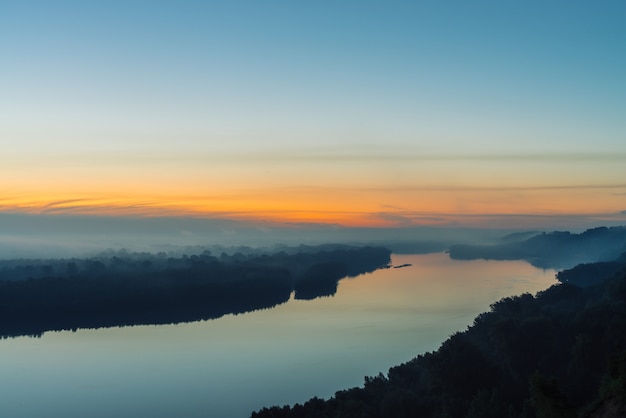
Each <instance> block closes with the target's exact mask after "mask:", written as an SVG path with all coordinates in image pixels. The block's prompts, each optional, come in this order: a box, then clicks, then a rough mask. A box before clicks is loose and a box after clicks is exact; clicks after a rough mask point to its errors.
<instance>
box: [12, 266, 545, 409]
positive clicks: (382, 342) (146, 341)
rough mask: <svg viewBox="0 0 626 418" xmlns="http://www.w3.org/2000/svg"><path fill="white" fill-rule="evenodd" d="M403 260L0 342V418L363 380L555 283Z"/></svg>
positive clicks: (243, 396) (502, 271) (539, 274)
mask: <svg viewBox="0 0 626 418" xmlns="http://www.w3.org/2000/svg"><path fill="white" fill-rule="evenodd" d="M393 263H394V264H395V265H400V264H408V263H410V264H412V266H410V267H406V268H401V269H387V270H378V271H376V272H374V273H370V274H365V275H362V276H359V277H357V278H353V279H344V280H342V281H340V282H339V287H338V291H337V294H336V295H335V296H334V297H327V298H321V299H316V300H313V301H306V300H294V299H291V300H290V301H289V302H288V303H286V304H284V305H280V306H278V307H276V308H274V309H271V310H262V311H257V312H253V313H250V314H245V315H228V316H225V317H222V318H220V319H218V320H213V321H205V322H196V323H188V324H179V325H169V326H138V327H127V328H111V329H99V330H79V331H77V332H74V333H73V332H50V333H46V334H44V335H43V337H42V338H40V339H32V338H25V337H21V338H16V339H11V340H4V341H0V367H1V370H2V371H3V373H2V379H0V390H1V391H2V393H3V394H4V401H3V402H2V404H0V416H11V417H32V416H64V417H84V416H91V417H109V416H118V417H131V416H133V417H134V416H152V417H171V416H186V417H204V416H220V417H245V416H248V415H249V414H250V412H251V411H252V410H255V409H259V408H260V407H262V406H267V405H275V404H285V403H294V402H302V401H304V400H306V399H309V398H310V397H312V396H323V397H327V396H330V395H332V394H333V393H334V392H335V391H336V390H339V389H342V388H347V387H350V386H356V385H360V384H361V383H362V381H363V376H365V375H373V374H377V373H378V372H379V371H383V372H384V371H386V370H387V369H388V368H389V367H390V366H392V365H395V364H398V363H400V362H403V361H406V360H408V359H410V358H411V357H413V356H415V355H416V354H418V353H420V352H424V351H427V350H433V349H436V348H437V347H438V346H439V344H440V343H441V342H442V341H443V340H444V339H445V338H447V336H449V335H450V334H452V333H453V332H455V331H457V330H462V329H464V328H465V327H466V326H467V325H468V324H470V323H471V322H472V319H473V318H474V316H475V315H476V314H478V313H480V312H482V311H485V310H487V309H488V308H489V304H490V303H492V302H494V301H496V300H497V299H500V298H501V297H504V296H509V295H513V294H519V293H523V292H531V293H534V292H536V291H538V290H542V289H545V288H546V287H548V286H550V285H551V284H553V283H555V280H554V271H552V270H545V271H543V270H538V269H535V268H533V267H532V266H530V265H528V264H526V263H524V262H511V261H503V262H494V261H452V260H449V259H448V258H447V256H446V255H445V254H432V255H402V256H395V255H394V257H393Z"/></svg>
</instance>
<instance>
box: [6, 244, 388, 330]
mask: <svg viewBox="0 0 626 418" xmlns="http://www.w3.org/2000/svg"><path fill="white" fill-rule="evenodd" d="M321 248H323V250H319V251H315V248H309V252H295V253H291V254H288V253H286V252H280V253H277V254H265V255H253V254H249V255H244V254H241V253H237V254H233V255H226V254H222V255H221V256H220V257H215V256H213V255H211V253H210V252H208V251H207V252H204V253H202V254H199V255H193V256H182V257H167V256H166V255H165V254H156V255H154V254H147V253H141V254H130V253H126V252H123V251H122V252H118V253H114V254H109V255H102V256H98V257H94V258H91V259H71V260H68V259H66V260H5V261H0V337H8V336H18V335H40V334H41V333H42V332H45V331H49V330H62V329H76V328H98V327H106V326H120V325H140V324H163V323H176V322H184V321H195V320H201V319H210V318H218V317H220V316H222V315H225V314H228V313H242V312H248V311H252V310H255V309H262V308H269V307H272V306H275V305H277V304H280V303H284V302H286V301H287V300H289V297H290V295H291V294H292V292H294V297H296V298H300V299H312V298H315V297H320V296H329V295H333V294H334V293H335V292H336V290H337V282H338V281H339V280H340V279H341V278H343V277H346V276H355V275H357V274H361V273H365V272H370V271H373V270H376V269H378V268H381V267H385V266H387V265H388V264H389V262H390V251H389V250H387V249H385V248H376V247H361V248H359V247H347V246H346V247H337V246H335V247H333V248H332V249H328V248H327V247H321Z"/></svg>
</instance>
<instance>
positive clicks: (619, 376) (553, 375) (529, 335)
mask: <svg viewBox="0 0 626 418" xmlns="http://www.w3.org/2000/svg"><path fill="white" fill-rule="evenodd" d="M585 272H586V273H588V274H591V275H596V274H603V276H601V277H594V278H593V280H591V279H590V280H585V281H584V283H585V285H586V287H579V286H576V285H573V284H570V283H564V284H560V285H555V286H552V287H551V288H549V289H547V290H546V291H544V292H540V293H538V294H537V295H536V296H535V297H533V296H531V295H529V294H524V295H521V296H516V297H509V298H505V299H502V300H500V301H499V302H497V303H495V304H493V305H492V309H491V311H490V312H487V313H483V314H481V315H479V316H478V317H477V318H476V319H475V320H474V324H473V325H472V326H471V327H468V330H467V331H465V332H462V333H457V334H455V335H453V336H451V337H450V338H449V339H448V340H447V341H446V342H444V343H443V344H442V346H441V348H439V350H437V351H435V352H431V353H427V354H424V355H420V356H418V357H417V358H415V359H413V360H411V361H409V362H407V363H405V364H402V365H400V366H397V367H393V368H391V369H390V370H389V373H388V374H387V375H386V376H385V375H382V374H379V375H378V376H375V377H366V378H365V385H364V387H362V388H353V389H348V390H344V391H340V392H337V393H336V394H335V396H334V397H333V398H331V399H329V400H321V399H318V398H313V399H311V400H309V401H308V402H306V403H305V404H304V405H299V404H296V405H295V406H293V407H287V406H285V407H272V408H265V409H263V410H261V411H258V412H255V413H253V414H252V417H254V418H265V417H273V418H280V417H370V418H377V417H381V418H382V417H394V418H401V417H441V418H443V417H453V418H454V417H460V418H478V417H494V418H496V417H498V418H500V417H529V418H530V417H537V418H542V417H563V418H566V417H577V416H580V417H624V416H626V269H624V266H622V267H621V268H616V269H613V268H612V269H610V271H609V270H605V269H604V267H602V266H600V267H598V268H597V269H594V268H587V269H586V270H585ZM567 274H571V273H564V275H567ZM580 274H581V273H576V275H577V276H579V275H580ZM601 279H603V280H601ZM589 283H594V284H589Z"/></svg>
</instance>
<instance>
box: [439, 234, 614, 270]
mask: <svg viewBox="0 0 626 418" xmlns="http://www.w3.org/2000/svg"><path fill="white" fill-rule="evenodd" d="M449 251H450V258H452V259H456V260H473V259H486V260H526V261H528V262H529V263H531V264H532V265H534V266H536V267H539V268H570V267H573V266H575V265H577V264H580V263H593V262H597V261H610V260H614V259H616V258H617V257H619V256H620V254H622V253H623V252H626V227H623V226H619V227H610V228H607V227H600V228H594V229H589V230H587V231H585V232H583V233H580V234H572V233H570V232H550V233H545V232H544V233H536V232H528V233H520V234H513V235H509V236H507V237H505V238H503V239H502V240H500V242H499V243H496V244H490V245H467V244H464V245H453V246H451V247H450V250H449Z"/></svg>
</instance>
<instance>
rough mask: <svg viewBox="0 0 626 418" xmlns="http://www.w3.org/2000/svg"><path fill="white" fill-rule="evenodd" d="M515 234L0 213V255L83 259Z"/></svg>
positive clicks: (441, 245) (415, 248)
mask: <svg viewBox="0 0 626 418" xmlns="http://www.w3.org/2000/svg"><path fill="white" fill-rule="evenodd" d="M515 231H516V230H515V229H478V228H450V227H446V228H444V227H406V228H401V229H400V228H347V227H341V226H335V225H318V224H282V225H275V224H269V223H250V222H237V221H230V220H216V219H201V218H182V217H179V218H177V217H169V218H166V217H164V218H139V217H135V218H132V217H103V216H70V215H26V214H6V213H4V214H0V258H3V259H7V258H41V257H49V258H54V257H80V256H89V255H94V254H97V253H99V252H101V251H104V250H107V249H121V248H124V249H127V250H129V251H149V252H158V251H164V252H168V253H180V252H188V253H193V252H199V251H200V249H201V248H209V247H212V248H218V249H219V250H220V251H224V252H227V253H228V252H229V249H231V250H232V251H240V250H241V249H240V248H239V247H241V246H247V247H252V248H256V249H263V248H266V249H270V248H272V249H273V248H276V247H277V246H278V247H280V246H297V245H318V244H324V243H343V244H357V245H358V244H374V245H384V246H386V247H388V248H390V249H392V250H393V251H394V252H397V253H429V252H439V251H444V250H446V249H447V248H448V247H449V246H450V245H454V244H463V243H491V242H493V241H495V240H497V239H499V238H500V237H502V236H504V235H506V234H508V233H511V232H515ZM194 249H195V250H197V251H194ZM190 250H191V251H190Z"/></svg>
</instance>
